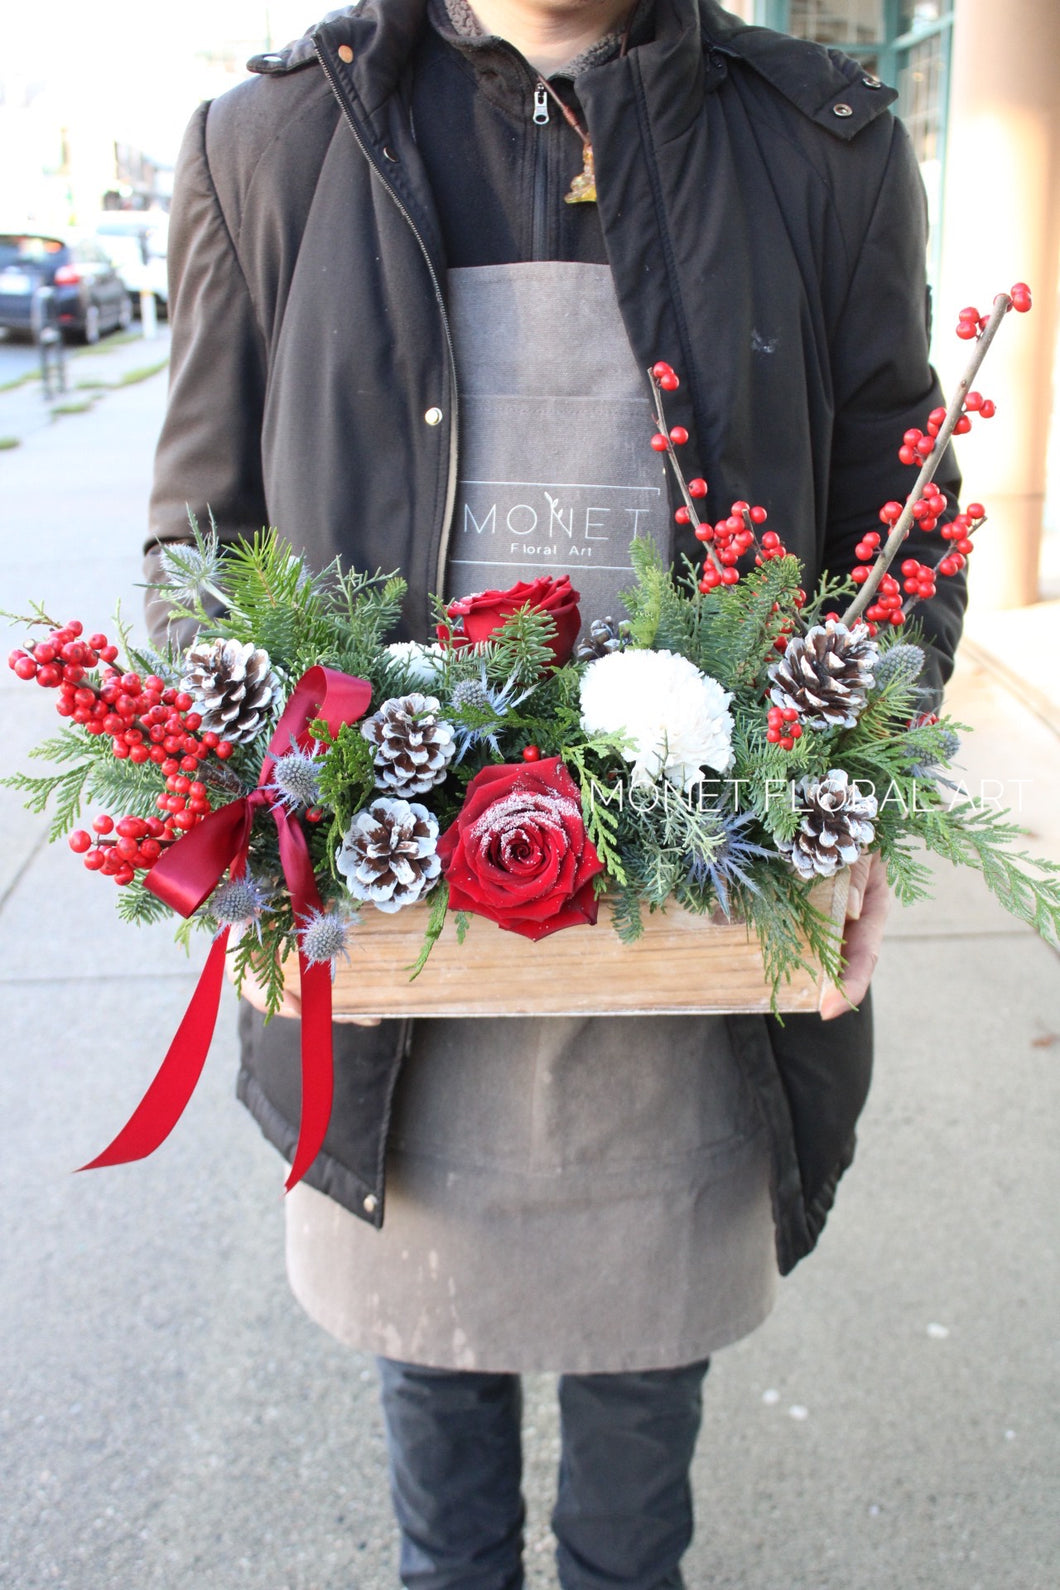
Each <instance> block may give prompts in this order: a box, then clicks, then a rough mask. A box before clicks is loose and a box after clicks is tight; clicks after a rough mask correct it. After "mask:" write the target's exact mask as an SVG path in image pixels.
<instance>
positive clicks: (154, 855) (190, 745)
mask: <svg viewBox="0 0 1060 1590" xmlns="http://www.w3.org/2000/svg"><path fill="white" fill-rule="evenodd" d="M83 635H84V625H83V624H82V623H81V622H80V621H79V620H78V619H73V620H71V622H70V623H68V624H64V625H63V626H62V627H60V628H53V629H52V630H51V632H50V634H48V635H47V636H46V637H45V638H44V639H43V640H39V641H37V642H36V643H35V644H34V645H31V646H28V647H18V648H16V650H14V651H13V652H11V654H10V655H9V657H8V666H9V667H10V668H11V669H13V671H14V672H15V674H16V675H17V676H18V678H19V679H26V680H30V679H35V680H36V681H37V683H38V684H39V685H41V686H43V688H44V689H46V690H57V691H58V700H57V701H56V703H55V709H56V711H57V712H58V714H59V716H60V717H62V718H69V719H70V720H71V721H72V722H73V723H74V724H76V725H77V726H78V727H79V728H81V729H83V730H84V732H85V734H87V735H90V736H91V737H92V738H94V739H95V738H99V737H101V736H103V735H106V736H108V737H109V738H110V741H111V750H112V752H113V754H114V756H115V757H116V758H117V759H118V761H126V760H128V761H129V762H131V763H133V764H136V765H140V764H143V763H145V762H153V763H155V764H156V765H157V766H158V770H159V772H160V773H161V774H162V776H163V777H164V779H165V790H164V793H162V794H161V795H159V796H158V799H157V802H156V805H157V807H158V810H159V812H160V813H161V816H160V817H137V816H134V815H133V814H131V813H130V814H128V815H126V816H124V817H121V818H118V819H117V820H116V819H115V818H114V817H112V816H111V815H110V813H108V812H101V813H100V815H99V816H98V817H96V818H95V819H94V821H93V823H92V828H93V833H91V834H90V833H88V832H87V830H85V829H83V828H78V829H75V830H74V832H73V833H71V834H70V835H69V836H68V840H67V842H68V844H69V846H70V849H71V850H73V851H74V852H75V854H77V855H81V856H83V857H84V863H85V866H86V867H87V868H88V870H89V871H90V872H102V873H103V874H104V875H105V876H107V877H112V878H113V879H114V881H115V883H117V884H128V883H131V882H132V881H133V878H134V877H135V876H136V873H137V871H138V870H147V869H148V868H150V867H152V866H153V865H154V863H155V862H156V861H157V860H158V858H159V856H160V855H161V854H162V851H163V849H164V848H165V847H166V846H167V845H171V844H174V843H175V842H176V841H177V840H178V839H179V838H180V837H181V835H182V834H184V833H187V832H188V831H189V830H190V829H192V828H194V827H195V825H196V823H198V822H200V821H201V820H202V818H203V817H205V816H206V814H207V812H209V811H210V810H211V805H210V798H209V794H208V791H207V786H206V783H205V782H204V781H203V776H202V775H203V774H204V773H205V775H206V776H207V777H209V778H210V780H211V782H213V783H215V784H217V785H219V786H221V787H228V786H229V784H230V783H231V782H232V781H231V780H230V778H229V776H227V775H226V772H225V770H224V769H223V767H216V766H214V765H213V764H210V766H209V767H208V768H206V769H204V768H203V766H202V764H203V763H204V761H205V760H206V759H207V758H209V757H210V756H211V753H212V755H213V756H214V757H216V758H217V759H218V760H219V761H220V762H221V763H222V764H223V763H224V762H225V761H227V759H228V757H230V756H231V754H232V745H231V743H230V742H229V741H227V740H222V739H221V737H220V735H218V734H214V733H213V732H211V731H209V730H207V731H206V732H204V733H199V730H200V729H201V726H202V716H201V714H200V713H198V712H196V711H195V710H194V706H195V702H194V698H193V697H192V696H191V695H190V694H189V693H188V692H187V691H184V690H179V689H178V688H177V687H176V686H175V685H168V684H167V683H166V681H165V680H164V679H161V678H160V677H159V676H158V675H157V674H147V675H146V676H145V677H143V678H141V677H140V675H139V674H138V673H134V672H125V673H123V672H122V671H121V669H119V668H116V667H114V666H113V665H114V663H115V662H116V660H117V657H118V648H117V646H113V645H111V644H110V642H109V641H108V639H107V637H106V635H103V634H95V635H90V636H89V638H88V639H87V641H86V640H84V639H83V638H82V637H83ZM100 664H102V665H103V666H102V668H100ZM96 670H99V671H98V675H97V677H96V678H93V677H92V673H93V672H94V671H96ZM238 789H239V785H238V782H236V792H237V793H238Z"/></svg>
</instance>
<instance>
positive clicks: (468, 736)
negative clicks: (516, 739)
mask: <svg viewBox="0 0 1060 1590" xmlns="http://www.w3.org/2000/svg"><path fill="white" fill-rule="evenodd" d="M519 682H520V681H519V676H518V674H512V675H511V677H510V678H509V679H507V680H506V681H505V683H504V684H503V685H494V684H490V682H489V680H488V679H487V678H486V665H485V663H484V662H483V663H480V664H479V676H478V678H477V679H461V680H459V681H458V682H457V683H456V684H455V685H454V686H453V688H452V690H451V691H450V694H449V699H450V702H451V704H452V706H453V707H454V708H455V709H456V710H457V711H460V710H461V709H468V708H470V709H471V710H473V711H475V712H482V713H486V712H489V713H492V715H493V721H492V722H491V723H484V724H482V725H480V727H478V728H470V727H469V726H468V725H466V724H462V723H457V724H454V725H453V728H454V731H455V735H456V755H455V756H454V758H453V763H454V766H455V764H456V763H457V762H459V761H460V760H461V759H462V758H463V757H465V756H466V755H467V753H468V751H470V750H471V748H472V747H473V746H476V745H488V746H489V748H490V750H491V751H492V752H493V754H494V756H500V754H501V748H500V746H499V744H498V743H497V731H498V729H499V728H500V725H501V720H502V719H503V718H505V717H506V716H507V715H508V713H509V712H512V711H514V709H515V708H516V707H518V706H519V705H520V704H521V703H522V702H524V701H525V700H526V698H527V696H528V695H530V694H531V692H532V691H533V689H534V688H535V687H534V686H533V685H530V686H529V688H527V689H525V690H523V691H521V692H520V693H519V694H518V695H516V693H515V692H516V691H517V690H518V689H519Z"/></svg>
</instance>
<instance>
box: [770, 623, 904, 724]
mask: <svg viewBox="0 0 1060 1590" xmlns="http://www.w3.org/2000/svg"><path fill="white" fill-rule="evenodd" d="M879 655H880V651H879V647H878V646H877V645H876V642H875V641H874V640H873V639H872V637H871V636H870V634H869V632H868V629H867V628H866V626H865V625H864V624H855V625H854V627H853V629H847V627H846V625H845V624H815V625H814V627H813V628H812V629H810V630H807V632H806V634H805V635H796V636H794V637H793V638H792V639H791V640H790V641H789V642H788V646H787V650H786V651H785V653H784V655H783V657H782V658H781V659H780V661H779V662H776V663H774V664H773V665H772V667H771V668H770V670H769V677H770V679H771V681H772V689H771V690H770V692H769V695H770V699H771V700H772V701H773V702H775V703H776V705H777V706H778V707H794V708H795V710H796V711H797V712H798V714H799V717H800V718H801V719H802V721H803V723H804V724H805V725H806V726H807V727H808V728H810V729H838V728H843V729H852V728H853V727H854V725H855V724H856V723H857V721H858V715H859V713H860V712H862V711H863V710H864V706H865V697H866V694H867V692H868V691H869V690H871V689H872V685H873V682H874V681H873V668H874V667H875V665H876V662H877V660H878V659H879Z"/></svg>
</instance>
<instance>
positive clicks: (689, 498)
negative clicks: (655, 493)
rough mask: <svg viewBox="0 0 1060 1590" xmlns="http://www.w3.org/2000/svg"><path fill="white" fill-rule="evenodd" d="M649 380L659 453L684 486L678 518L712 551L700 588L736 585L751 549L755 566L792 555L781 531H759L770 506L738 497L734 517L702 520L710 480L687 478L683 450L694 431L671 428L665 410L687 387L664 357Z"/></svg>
mask: <svg viewBox="0 0 1060 1590" xmlns="http://www.w3.org/2000/svg"><path fill="white" fill-rule="evenodd" d="M648 378H649V380H650V382H651V389H652V400H653V402H654V405H655V423H656V426H657V427H658V429H657V430H656V432H655V435H654V436H653V437H652V439H651V445H652V447H653V448H654V449H655V451H656V452H657V453H665V454H666V455H667V458H668V460H669V463H670V467H671V469H672V470H673V475H674V479H675V481H676V482H677V487H678V490H679V491H680V493H681V496H682V497H683V498H684V502H683V503H682V505H681V506H680V507H679V508H678V509H677V510H676V511H675V513H674V518H675V520H676V521H677V523H678V524H679V525H689V526H691V529H692V533H693V534H694V535H695V537H696V540H697V541H701V542H702V543H703V545H704V547H705V549H706V557H705V558H704V560H703V572H702V578H701V579H700V582H699V589H700V590H701V591H702V592H703V593H704V594H706V593H707V592H708V591H712V590H714V589H715V587H716V586H718V585H735V584H736V583H737V582H738V580H739V578H740V570H739V568H738V564H739V561H740V559H741V558H742V557H744V556H745V555H746V554H747V553H749V552H752V551H753V552H754V560H755V564H756V565H757V566H759V567H760V566H761V565H762V564H763V563H768V562H769V560H770V558H782V557H784V556H786V548H785V546H784V543H783V542H782V541H781V539H780V537H779V536H778V535H777V533H776V531H775V530H766V531H764V532H762V533H761V534H759V532H760V531H761V527H762V525H764V524H765V522H766V519H767V518H768V515H767V513H766V510H765V509H764V508H761V507H757V506H756V507H752V506H751V504H750V503H747V502H740V501H738V502H734V503H733V504H732V506H731V507H730V509H729V512H728V515H727V516H726V517H725V518H724V519H719V520H718V521H717V522H716V523H715V524H711V523H710V521H709V520H707V519H700V517H699V511H698V509H697V507H696V501H697V500H701V499H702V498H704V497H705V496H706V495H707V483H706V481H705V480H704V479H703V478H702V477H701V476H698V477H697V478H695V479H694V480H686V479H685V474H684V470H683V469H682V468H681V463H680V460H679V458H678V456H677V449H678V448H679V447H683V446H684V445H685V443H686V442H687V441H688V432H687V431H686V430H685V428H684V426H683V425H671V426H670V427H669V429H667V426H666V414H665V411H664V408H663V399H662V394H663V393H664V392H676V391H677V389H678V387H679V386H680V385H681V381H680V377H679V376H678V375H677V374H676V372H675V371H674V369H673V366H672V365H669V364H667V363H666V362H665V360H663V359H660V360H658V362H657V363H655V364H653V365H652V367H651V369H650V370H649V371H648Z"/></svg>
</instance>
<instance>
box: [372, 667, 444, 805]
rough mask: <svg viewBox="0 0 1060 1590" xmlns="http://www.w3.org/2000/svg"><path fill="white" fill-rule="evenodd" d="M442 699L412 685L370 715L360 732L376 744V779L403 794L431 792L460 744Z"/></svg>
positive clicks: (440, 779)
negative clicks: (443, 715)
mask: <svg viewBox="0 0 1060 1590" xmlns="http://www.w3.org/2000/svg"><path fill="white" fill-rule="evenodd" d="M438 705H439V704H438V700H437V698H436V697H435V696H424V695H421V694H420V692H419V691H418V690H417V691H413V693H412V694H411V695H408V696H393V697H392V698H391V699H390V700H389V701H384V702H383V705H382V706H381V707H380V709H379V711H378V712H375V713H373V714H372V716H371V717H370V718H365V720H364V722H363V723H362V724H361V733H362V734H363V735H364V737H365V739H366V740H370V741H371V743H372V744H373V745H374V746H375V748H376V750H375V756H374V758H373V760H374V763H375V781H376V783H377V784H378V785H379V787H380V789H386V790H393V791H394V793H395V794H399V795H426V793H427V791H428V790H429V789H433V788H434V786H435V785H436V784H440V783H441V782H442V780H443V779H444V778H445V775H446V773H447V772H448V771H449V763H450V762H451V761H452V759H453V753H454V751H455V750H456V737H455V735H454V732H453V726H452V724H451V723H446V722H445V720H444V718H439V716H438Z"/></svg>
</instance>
